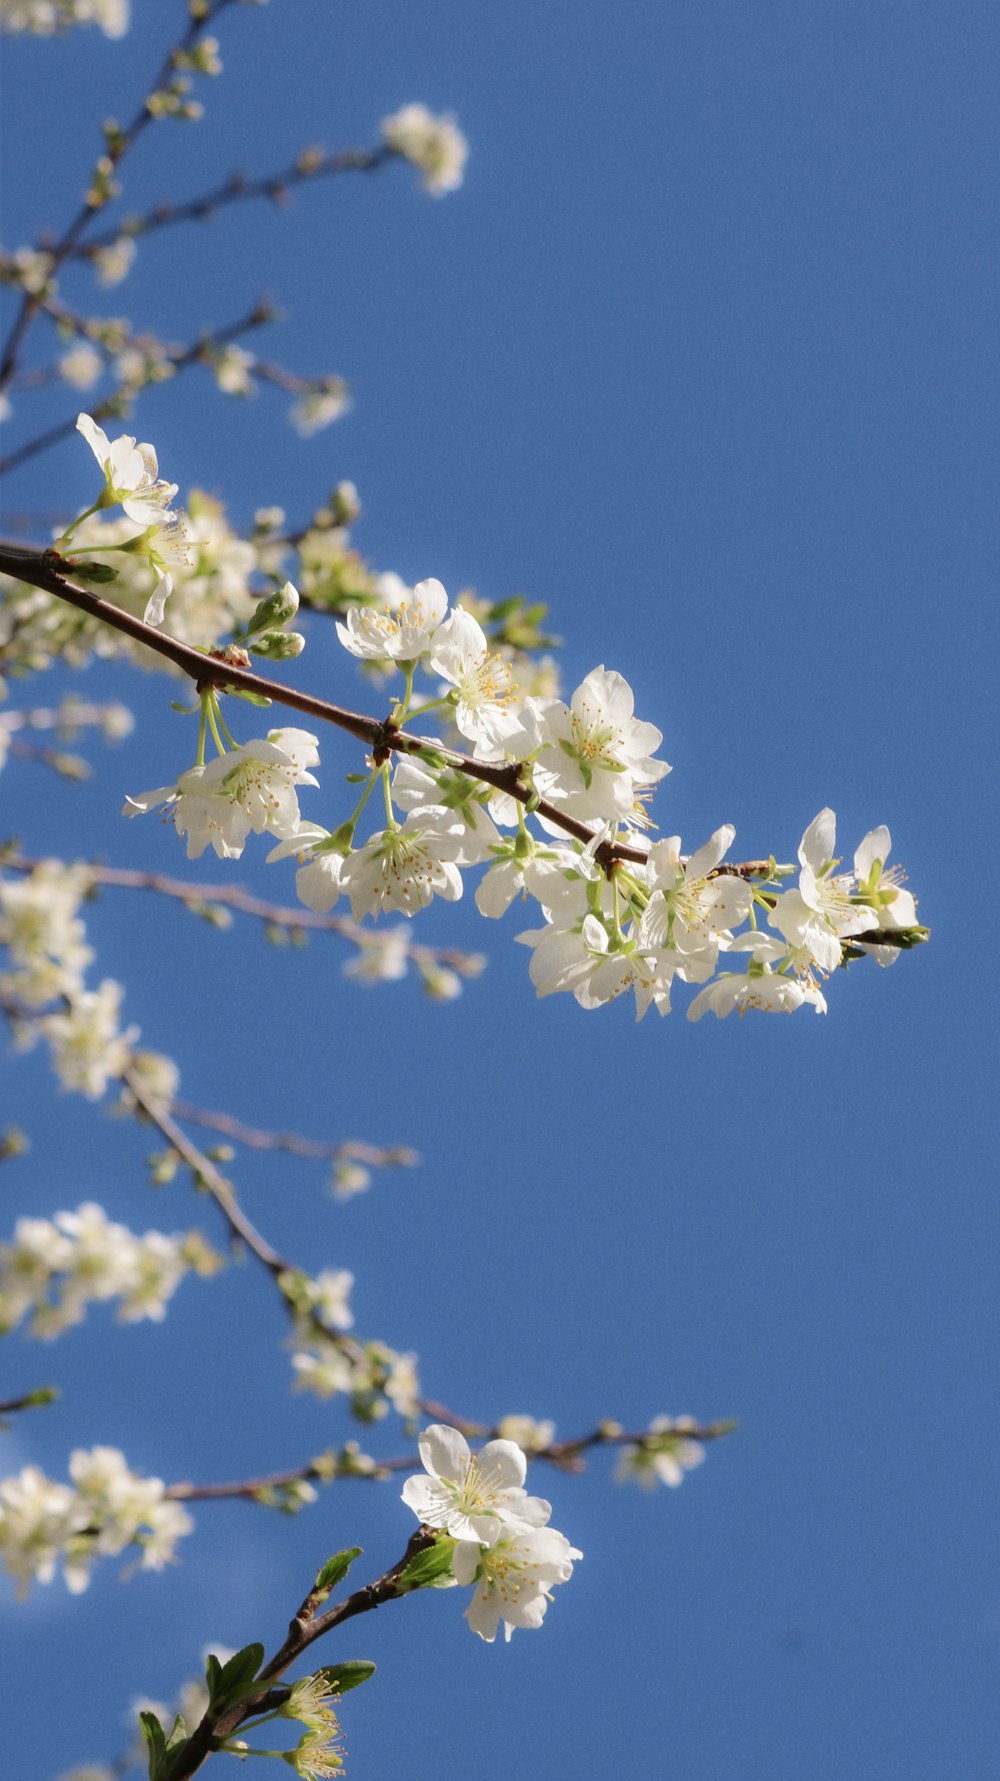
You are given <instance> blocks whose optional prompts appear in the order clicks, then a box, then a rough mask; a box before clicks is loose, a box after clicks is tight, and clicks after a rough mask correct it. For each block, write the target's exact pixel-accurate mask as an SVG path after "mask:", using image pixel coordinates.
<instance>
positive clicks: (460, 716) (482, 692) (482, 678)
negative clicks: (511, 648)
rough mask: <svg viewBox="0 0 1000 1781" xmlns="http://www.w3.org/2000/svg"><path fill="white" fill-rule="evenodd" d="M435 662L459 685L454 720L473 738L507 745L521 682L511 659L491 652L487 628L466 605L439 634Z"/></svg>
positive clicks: (444, 675) (432, 662) (434, 666)
mask: <svg viewBox="0 0 1000 1781" xmlns="http://www.w3.org/2000/svg"><path fill="white" fill-rule="evenodd" d="M430 665H431V667H432V669H433V670H434V672H435V674H440V675H441V678H442V679H443V680H446V681H447V682H448V683H449V685H451V686H453V687H454V688H455V693H456V698H457V703H456V707H455V723H456V726H457V728H458V730H459V731H460V733H461V734H462V735H463V736H465V737H467V738H468V740H469V741H470V742H486V743H489V744H492V745H493V746H495V747H499V748H502V747H503V744H504V738H505V736H507V735H509V734H510V733H511V731H512V729H513V725H512V724H511V721H510V719H511V709H512V707H513V705H514V702H515V700H516V698H517V685H516V683H515V681H514V677H513V671H512V669H511V665H510V663H509V662H507V661H505V660H504V658H503V656H501V655H499V654H497V653H496V652H495V651H493V652H491V650H490V646H489V642H488V640H487V637H486V634H485V632H484V631H483V628H482V626H481V625H480V624H478V623H477V621H476V619H474V618H473V616H472V614H471V613H470V612H465V611H464V610H463V608H462V607H461V606H456V608H455V610H454V611H453V612H452V613H450V614H449V616H448V618H447V619H445V621H444V623H443V624H442V625H441V626H440V628H439V630H438V631H437V634H436V635H435V638H434V647H433V649H432V651H431V657H430Z"/></svg>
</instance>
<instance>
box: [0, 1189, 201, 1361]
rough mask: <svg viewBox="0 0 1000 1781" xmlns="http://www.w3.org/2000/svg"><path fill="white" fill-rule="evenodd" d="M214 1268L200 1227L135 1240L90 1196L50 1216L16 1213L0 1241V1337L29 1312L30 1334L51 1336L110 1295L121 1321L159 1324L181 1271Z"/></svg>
mask: <svg viewBox="0 0 1000 1781" xmlns="http://www.w3.org/2000/svg"><path fill="white" fill-rule="evenodd" d="M219 1265H220V1263H219V1258H218V1257H217V1256H216V1254H215V1252H214V1251H213V1250H212V1249H211V1248H210V1246H209V1245H208V1244H207V1243H206V1242H205V1240H204V1238H203V1237H202V1236H201V1235H200V1234H199V1232H197V1231H189V1232H187V1233H186V1234H184V1235H178V1236H171V1237H168V1236H166V1235H165V1233H164V1232H162V1231H147V1232H146V1233H145V1235H144V1236H142V1237H137V1236H136V1235H135V1233H134V1232H133V1231H130V1230H128V1228H127V1227H126V1226H125V1225H123V1224H116V1223H115V1222H114V1221H113V1220H111V1219H109V1218H108V1216H107V1214H106V1212H105V1211H104V1209H103V1207H102V1206H98V1205H95V1204H94V1203H93V1201H89V1200H88V1201H86V1202H85V1203H84V1204H83V1205H82V1206H79V1207H78V1208H77V1210H76V1211H75V1212H57V1213H56V1215H55V1217H54V1218H53V1219H48V1218H19V1219H18V1221H17V1223H16V1224H15V1226H14V1235H13V1238H12V1240H11V1242H9V1243H0V1334H6V1333H7V1331H9V1330H12V1329H14V1328H16V1326H17V1325H18V1324H19V1323H20V1322H21V1321H22V1319H23V1318H25V1317H27V1316H29V1315H30V1317H31V1324H30V1329H29V1334H30V1335H32V1336H41V1337H44V1338H46V1339H50V1338H51V1337H53V1336H58V1335H61V1334H62V1332H63V1330H67V1329H70V1328H71V1327H72V1325H74V1324H78V1323H82V1322H83V1319H84V1317H85V1315H86V1312H87V1307H88V1305H90V1304H99V1303H104V1302H107V1301H108V1300H110V1299H117V1300H118V1316H119V1319H120V1320H121V1322H122V1323H139V1322H141V1321H142V1320H143V1319H144V1318H151V1319H152V1320H153V1321H155V1322H157V1323H158V1322H160V1321H162V1319H163V1318H164V1317H165V1316H166V1309H167V1304H168V1302H169V1300H170V1299H171V1298H172V1297H173V1294H174V1292H175V1291H176V1289H177V1287H178V1286H179V1285H180V1283H181V1281H182V1280H183V1278H184V1276H185V1274H187V1273H188V1272H190V1271H191V1270H192V1269H194V1270H195V1271H197V1272H198V1273H213V1272H214V1271H215V1270H216V1268H217V1267H218V1266H219Z"/></svg>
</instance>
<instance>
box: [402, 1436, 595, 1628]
mask: <svg viewBox="0 0 1000 1781" xmlns="http://www.w3.org/2000/svg"><path fill="white" fill-rule="evenodd" d="M419 1453H420V1458H421V1461H422V1463H423V1467H424V1472H425V1474H426V1475H425V1476H421V1475H420V1473H417V1474H416V1475H415V1476H414V1477H412V1478H408V1479H407V1480H406V1483H405V1484H404V1485H403V1492H402V1495H403V1501H404V1503H406V1504H407V1506H408V1507H409V1508H411V1509H412V1510H413V1513H414V1514H415V1515H416V1516H417V1518H418V1519H419V1520H420V1521H421V1522H422V1523H423V1525H424V1526H425V1527H429V1528H435V1529H439V1530H440V1531H441V1532H442V1533H445V1534H448V1535H449V1536H450V1537H451V1539H452V1540H454V1542H455V1545H454V1549H453V1551H452V1554H451V1575H452V1579H453V1580H454V1582H455V1583H458V1584H464V1585H469V1584H471V1585H473V1586H474V1590H473V1596H472V1600H471V1602H470V1603H469V1606H468V1608H467V1609H466V1611H465V1618H466V1620H467V1621H468V1622H469V1625H470V1626H471V1628H472V1630H473V1632H474V1633H478V1634H479V1637H480V1638H481V1639H485V1640H486V1641H487V1642H488V1643H489V1644H492V1642H493V1640H494V1639H495V1638H496V1635H497V1629H498V1627H499V1625H500V1623H501V1621H502V1622H503V1629H504V1637H505V1638H506V1639H509V1638H510V1637H511V1634H512V1633H513V1631H514V1628H515V1627H537V1626H541V1624H542V1621H543V1619H544V1617H545V1610H546V1608H547V1607H548V1604H549V1601H550V1599H551V1596H550V1591H551V1590H552V1589H554V1587H555V1585H556V1584H557V1583H566V1582H567V1581H568V1579H569V1578H570V1577H571V1576H572V1574H573V1564H574V1561H575V1560H576V1559H578V1558H582V1557H583V1553H582V1552H578V1551H577V1550H576V1547H575V1546H571V1545H570V1543H569V1541H568V1540H567V1539H566V1537H565V1535H564V1534H560V1533H557V1532H556V1530H555V1528H552V1527H549V1526H548V1520H549V1516H550V1515H551V1514H552V1506H551V1504H550V1503H547V1502H545V1500H544V1499H543V1498H542V1497H530V1496H528V1494H527V1492H526V1490H525V1489H524V1480H525V1476H526V1474H527V1462H526V1460H525V1457H524V1454H523V1453H522V1452H521V1449H520V1448H519V1447H518V1446H516V1445H515V1443H514V1442H513V1441H502V1440H500V1441H489V1442H487V1444H486V1446H485V1447H483V1448H482V1449H481V1450H480V1452H479V1453H477V1454H473V1453H472V1452H471V1450H470V1448H469V1443H468V1441H467V1440H466V1439H465V1436H464V1435H460V1434H459V1433H458V1431H457V1429H453V1428H448V1427H447V1425H446V1424H444V1423H440V1422H437V1423H434V1424H432V1426H431V1427H430V1428H427V1429H425V1430H424V1432H423V1434H422V1435H421V1437H420V1442H419Z"/></svg>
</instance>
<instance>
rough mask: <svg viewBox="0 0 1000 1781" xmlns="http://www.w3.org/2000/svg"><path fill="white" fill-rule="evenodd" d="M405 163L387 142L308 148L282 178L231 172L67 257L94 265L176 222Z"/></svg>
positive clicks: (284, 197) (129, 220)
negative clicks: (105, 253) (119, 246)
mask: <svg viewBox="0 0 1000 1781" xmlns="http://www.w3.org/2000/svg"><path fill="white" fill-rule="evenodd" d="M402 158H403V157H402V156H401V155H400V154H399V151H398V149H394V148H390V146H389V144H388V143H382V144H381V145H380V146H379V147H378V148H345V149H339V150H338V151H337V152H336V153H335V154H327V153H326V152H325V151H324V150H323V149H320V148H305V149H303V150H302V152H301V154H298V155H296V157H295V160H294V161H293V162H292V164H291V166H290V167H285V168H283V169H282V170H281V171H280V172H278V173H269V174H264V175H262V176H261V177H259V178H257V179H247V178H246V175H245V174H243V173H239V172H236V173H231V174H230V175H229V178H228V179H226V180H224V181H223V182H222V184H221V185H218V186H216V187H214V189H213V190H211V191H208V192H200V193H199V194H198V195H197V196H196V197H193V198H185V199H184V200H183V201H182V202H181V203H180V204H171V203H169V202H165V203H161V204H154V205H153V207H152V209H151V210H148V211H146V212H145V213H144V214H143V215H142V216H130V217H125V218H124V219H123V220H122V222H121V224H120V225H119V227H118V228H116V229H114V228H109V229H105V230H103V231H102V233H101V234H99V235H91V236H90V238H89V240H88V241H86V242H85V243H83V244H82V245H81V246H79V247H76V248H74V249H73V250H72V252H71V253H70V254H69V255H68V256H67V257H68V258H70V259H75V260H90V259H93V258H94V256H95V255H96V254H97V253H99V252H100V250H101V249H102V248H104V247H113V246H114V244H115V243H116V242H117V241H121V240H122V239H123V238H124V239H125V240H128V241H135V240H137V239H138V238H139V237H140V236H143V235H152V234H155V233H156V231H157V230H159V229H171V228H173V227H174V225H175V224H177V223H191V222H204V221H206V219H208V218H209V217H212V216H214V215H215V213H216V211H219V210H223V209H224V208H225V207H226V206H227V205H230V204H242V203H244V202H245V201H246V200H247V199H252V198H269V199H270V200H271V201H272V203H274V204H284V203H285V202H286V200H287V197H288V193H289V192H290V190H291V189H292V187H293V186H297V185H302V184H303V182H304V181H306V180H310V181H311V180H316V179H329V178H330V177H331V175H334V174H337V173H376V172H378V170H379V169H380V168H382V167H384V166H385V165H386V163H387V162H388V161H394V160H401V159H402Z"/></svg>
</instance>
